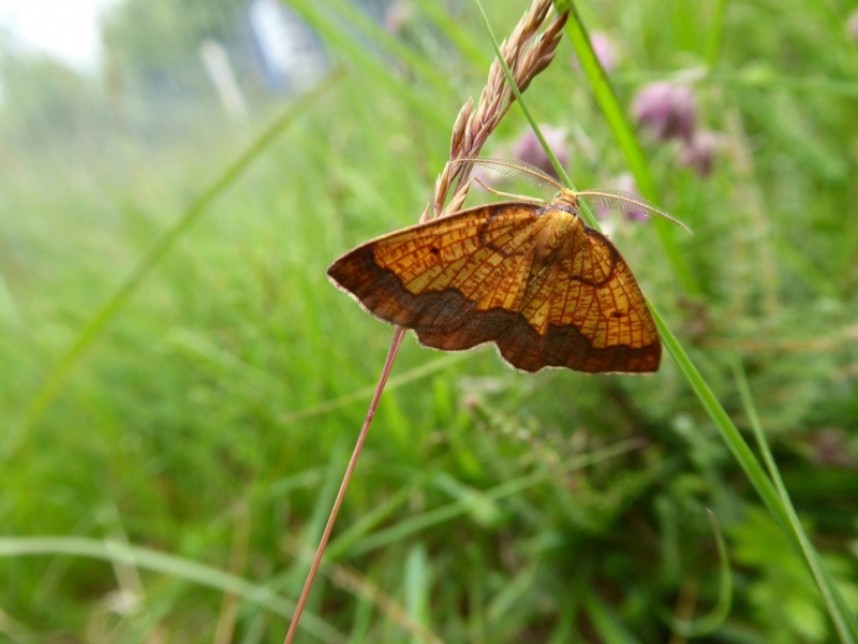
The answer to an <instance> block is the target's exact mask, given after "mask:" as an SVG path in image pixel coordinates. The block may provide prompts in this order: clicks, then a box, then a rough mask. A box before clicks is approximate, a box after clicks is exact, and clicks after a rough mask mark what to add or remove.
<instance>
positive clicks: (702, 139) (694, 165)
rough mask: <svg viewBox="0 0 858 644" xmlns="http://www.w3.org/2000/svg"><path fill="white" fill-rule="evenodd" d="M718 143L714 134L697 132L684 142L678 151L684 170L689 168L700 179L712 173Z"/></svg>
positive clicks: (704, 131)
mask: <svg viewBox="0 0 858 644" xmlns="http://www.w3.org/2000/svg"><path fill="white" fill-rule="evenodd" d="M719 143H720V140H719V137H718V135H717V134H716V133H715V132H711V131H709V130H699V131H697V132H695V133H694V136H692V138H691V140H690V141H685V142H684V143H683V145H682V148H681V149H680V151H679V162H680V163H681V164H682V165H684V166H685V167H686V168H691V169H692V170H694V171H695V172H696V173H697V174H699V175H700V176H701V177H708V176H709V175H710V174H711V173H712V166H713V164H714V156H715V150H716V149H717V148H718V145H719Z"/></svg>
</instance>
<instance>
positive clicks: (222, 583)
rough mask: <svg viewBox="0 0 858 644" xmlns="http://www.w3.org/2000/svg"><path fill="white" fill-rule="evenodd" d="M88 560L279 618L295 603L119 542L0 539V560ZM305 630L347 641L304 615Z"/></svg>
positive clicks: (203, 568) (215, 572) (263, 588)
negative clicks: (176, 582) (205, 591)
mask: <svg viewBox="0 0 858 644" xmlns="http://www.w3.org/2000/svg"><path fill="white" fill-rule="evenodd" d="M41 555H49V556H63V557H88V558H90V559H100V560H103V561H110V562H120V563H124V564H128V565H132V566H136V567H140V568H144V569H146V570H151V571H154V572H157V573H161V574H164V575H169V576H170V577H173V578H176V579H184V580H185V581H188V582H192V583H195V584H199V585H201V586H205V587H207V588H212V589H215V590H218V591H220V592H223V593H229V594H231V595H235V596H237V597H240V598H241V599H242V600H244V601H246V602H248V603H252V604H257V605H259V606H262V607H263V608H265V609H266V610H269V611H271V612H272V613H275V614H277V615H280V616H282V617H289V615H291V612H292V608H293V606H294V602H293V601H292V600H291V599H289V598H287V597H284V596H282V595H278V594H277V593H275V592H274V591H273V590H271V589H270V588H268V587H267V586H264V585H262V584H259V583H256V582H252V581H248V580H246V579H243V578H241V577H238V576H236V575H233V574H230V573H228V572H224V571H223V570H219V569H217V568H212V567H210V566H206V565H204V564H201V563H198V562H196V561H191V560H188V559H183V558H181V557H176V556H174V555H170V554H166V553H163V552H158V551H156V550H152V549H150V548H141V547H138V546H131V545H128V544H127V543H124V542H122V541H114V540H98V539H85V538H81V537H25V538H24V537H22V538H0V557H32V556H41ZM303 625H304V627H305V628H306V629H307V630H308V631H310V632H312V633H314V634H315V635H316V636H317V637H320V638H324V641H326V642H345V641H346V638H345V637H344V636H343V635H342V634H341V633H339V632H338V631H337V630H336V629H334V628H333V627H331V626H330V625H329V624H328V623H327V622H325V621H324V620H322V619H320V618H319V617H318V616H316V615H313V614H305V615H304V621H303Z"/></svg>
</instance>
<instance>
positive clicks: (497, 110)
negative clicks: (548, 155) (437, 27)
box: [423, 0, 568, 219]
mask: <svg viewBox="0 0 858 644" xmlns="http://www.w3.org/2000/svg"><path fill="white" fill-rule="evenodd" d="M551 6H552V1H551V0H534V1H533V4H532V5H531V6H530V9H529V10H528V11H527V13H525V14H524V16H522V18H521V20H520V21H519V23H518V25H516V27H515V29H514V30H513V32H512V33H511V34H510V36H509V38H508V39H507V40H504V42H503V43H501V46H500V51H501V54H502V55H503V58H504V60H505V61H506V64H507V66H508V67H509V69H510V71H511V72H512V77H513V78H514V79H515V83H516V85H517V86H518V88H519V90H520V91H522V92H523V91H524V90H525V89H527V86H528V85H530V82H531V81H532V80H533V79H534V78H535V77H536V75H537V74H539V73H540V72H541V71H542V70H543V69H545V68H546V67H548V65H549V63H551V61H552V59H553V58H554V53H555V52H556V51H557V45H558V44H559V43H560V36H561V34H562V32H561V29H562V28H563V25H564V24H565V23H566V18H567V16H568V13H566V12H563V13H560V14H559V15H557V16H556V17H555V18H554V20H552V21H551V23H549V24H548V26H547V27H546V28H545V30H544V31H543V32H542V33H538V32H539V28H540V27H541V26H542V25H543V23H544V22H545V20H546V17H547V16H548V12H549V10H550V9H551ZM514 100H515V94H514V93H513V91H512V88H511V87H510V86H509V84H508V83H507V79H506V75H505V74H504V70H503V67H502V66H501V64H500V62H499V61H498V60H497V59H495V60H494V61H493V62H492V65H491V68H490V69H489V76H488V80H487V81H486V86H485V88H483V91H482V93H481V94H480V99H479V101H478V103H477V107H476V109H474V106H473V102H472V101H471V100H470V99H468V101H467V102H466V103H465V104H464V105H463V106H462V109H461V110H460V111H459V115H458V117H457V118H456V122H455V124H454V125H453V137H452V141H451V145H450V160H449V161H448V162H447V165H445V166H444V171H443V172H442V173H441V176H440V177H438V180H437V182H436V183H435V200H434V216H435V217H439V216H443V215H447V214H450V213H452V212H456V211H457V210H461V208H462V204H463V203H464V201H465V197H466V196H467V194H468V187H469V181H468V178H469V176H470V172H471V166H472V164H470V163H456V160H457V159H468V158H475V157H478V156H479V154H480V150H481V149H482V147H483V144H484V143H485V142H486V140H487V139H488V137H489V135H490V134H491V133H492V132H493V131H494V130H495V128H496V127H497V126H498V124H499V123H500V122H501V119H502V118H503V117H504V115H505V114H506V112H507V110H509V108H510V106H511V105H512V103H513V101H514ZM454 185H455V191H454V192H453V196H452V197H451V199H450V201H449V203H448V204H447V206H446V207H444V202H445V201H446V199H447V194H448V193H449V191H450V188H451V187H453V186H454ZM427 216H428V214H424V217H423V219H425V218H427Z"/></svg>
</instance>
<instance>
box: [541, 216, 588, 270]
mask: <svg viewBox="0 0 858 644" xmlns="http://www.w3.org/2000/svg"><path fill="white" fill-rule="evenodd" d="M538 221H539V227H538V229H537V231H536V237H535V239H534V246H533V254H534V259H535V260H536V261H537V262H539V263H541V264H548V263H550V262H552V261H554V259H555V258H556V257H557V256H558V255H559V254H563V253H565V252H568V250H570V249H572V248H575V247H576V246H577V245H578V244H579V243H580V238H581V236H582V235H583V234H584V224H582V223H581V219H580V218H579V217H578V216H577V215H574V214H570V213H569V212H567V211H566V210H565V209H561V208H552V209H551V210H549V211H547V212H546V213H545V214H544V215H543V216H542V217H541V218H540V219H539V220H538Z"/></svg>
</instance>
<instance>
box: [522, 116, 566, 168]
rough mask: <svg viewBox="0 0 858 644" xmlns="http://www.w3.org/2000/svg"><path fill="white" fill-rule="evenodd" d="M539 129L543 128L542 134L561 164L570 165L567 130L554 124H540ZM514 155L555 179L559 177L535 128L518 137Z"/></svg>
mask: <svg viewBox="0 0 858 644" xmlns="http://www.w3.org/2000/svg"><path fill="white" fill-rule="evenodd" d="M539 129H540V130H542V135H543V136H544V137H545V141H546V142H547V143H548V147H550V148H551V150H552V151H553V152H554V156H556V157H557V160H558V161H560V165H562V166H563V167H564V168H565V167H568V166H569V148H568V147H567V146H566V130H565V129H564V128H561V127H554V126H552V125H540V126H539ZM512 155H513V157H515V158H516V159H518V160H519V161H524V162H525V163H529V164H530V165H534V166H536V167H537V168H539V169H540V170H542V171H544V172H546V173H548V174H550V175H551V176H552V177H554V178H555V179H556V178H558V177H557V173H556V172H555V171H554V168H553V167H552V165H551V162H550V161H549V160H548V155H547V154H545V150H543V149H542V145H540V143H539V139H537V138H536V135H535V134H534V133H533V130H527V131H526V132H524V133H523V134H522V135H521V136H520V137H518V140H517V141H516V142H515V144H514V146H513V153H512Z"/></svg>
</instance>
